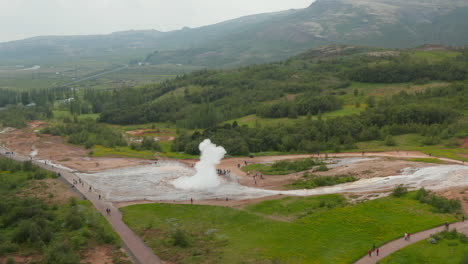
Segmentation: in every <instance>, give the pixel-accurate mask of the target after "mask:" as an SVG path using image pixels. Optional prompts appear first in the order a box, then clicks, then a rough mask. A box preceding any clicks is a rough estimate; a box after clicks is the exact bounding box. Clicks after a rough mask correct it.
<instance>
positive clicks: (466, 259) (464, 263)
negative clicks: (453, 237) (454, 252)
mask: <svg viewBox="0 0 468 264" xmlns="http://www.w3.org/2000/svg"><path fill="white" fill-rule="evenodd" d="M460 264H468V251H466V252H465V254H463V257H462V259H461V260H460Z"/></svg>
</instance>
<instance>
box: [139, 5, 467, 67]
mask: <svg viewBox="0 0 468 264" xmlns="http://www.w3.org/2000/svg"><path fill="white" fill-rule="evenodd" d="M467 17H468V2H467V1H462V0H448V1H443V0H317V1H316V2H314V3H313V4H312V5H311V6H309V7H308V8H305V9H300V10H290V11H286V12H280V13H274V14H268V15H262V16H261V18H262V19H260V17H258V16H251V17H246V18H240V19H235V20H232V21H229V22H225V23H220V24H216V25H212V26H208V27H204V28H199V29H192V30H190V34H195V35H198V36H202V37H203V36H205V35H208V34H209V33H210V32H215V31H218V32H224V35H217V36H216V37H215V38H213V37H207V38H206V41H205V42H202V43H200V42H199V43H198V44H195V45H194V46H195V47H191V48H188V49H174V50H172V51H156V52H155V53H153V54H151V55H150V56H149V57H148V61H150V62H152V63H156V64H159V63H181V64H201V65H207V66H233V65H239V64H240V65H245V64H251V63H259V62H266V61H272V60H280V59H284V58H287V57H289V56H292V55H295V54H298V53H300V52H303V51H305V50H307V49H310V48H313V47H318V46H322V45H326V44H331V43H341V44H354V45H366V46H379V47H385V48H408V47H414V46H418V45H422V44H427V43H433V44H442V45H449V46H462V45H465V44H467V43H468V34H467V32H468V31H467V29H468V19H466V18H467ZM240 23H242V25H240V26H239V27H237V28H236V27H235V25H237V24H240ZM227 26H229V28H227ZM239 28H240V29H241V30H237V29H239ZM226 33H228V34H226ZM186 36H188V35H186ZM171 38H173V37H167V38H164V39H163V40H162V41H163V42H165V41H168V39H171ZM203 38H205V37H203ZM188 39H190V38H188Z"/></svg>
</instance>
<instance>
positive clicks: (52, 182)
mask: <svg viewBox="0 0 468 264" xmlns="http://www.w3.org/2000/svg"><path fill="white" fill-rule="evenodd" d="M24 195H29V196H31V195H32V196H34V197H37V198H38V199H40V200H43V201H45V202H46V203H48V204H64V203H66V202H67V201H68V200H70V198H72V197H76V198H79V197H80V196H79V195H78V194H77V193H75V192H73V191H71V190H70V188H68V187H67V186H65V184H64V183H63V182H62V181H61V180H59V179H44V180H37V181H35V182H34V185H33V186H31V187H30V188H29V189H26V190H25V191H24Z"/></svg>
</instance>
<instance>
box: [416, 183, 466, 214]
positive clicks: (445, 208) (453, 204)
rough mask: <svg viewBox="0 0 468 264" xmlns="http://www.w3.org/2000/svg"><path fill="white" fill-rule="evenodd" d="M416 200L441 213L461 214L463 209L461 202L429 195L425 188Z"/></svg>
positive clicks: (432, 194)
mask: <svg viewBox="0 0 468 264" xmlns="http://www.w3.org/2000/svg"><path fill="white" fill-rule="evenodd" d="M416 199H417V200H419V201H420V202H421V203H425V204H430V205H432V206H433V207H435V209H436V210H437V212H439V213H459V212H461V208H462V207H461V202H460V201H459V200H456V199H447V198H445V197H441V196H437V195H435V194H434V193H429V192H428V191H426V190H425V189H424V188H421V189H419V190H418V191H417V192H416Z"/></svg>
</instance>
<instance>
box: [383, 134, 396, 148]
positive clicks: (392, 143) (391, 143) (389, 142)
mask: <svg viewBox="0 0 468 264" xmlns="http://www.w3.org/2000/svg"><path fill="white" fill-rule="evenodd" d="M385 146H396V141H395V139H394V138H393V137H392V136H387V137H386V138H385Z"/></svg>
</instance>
